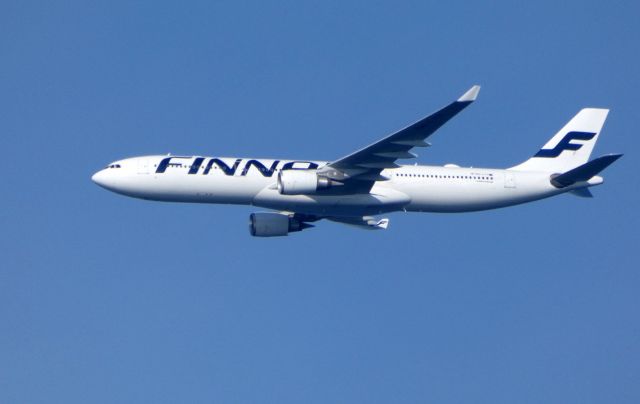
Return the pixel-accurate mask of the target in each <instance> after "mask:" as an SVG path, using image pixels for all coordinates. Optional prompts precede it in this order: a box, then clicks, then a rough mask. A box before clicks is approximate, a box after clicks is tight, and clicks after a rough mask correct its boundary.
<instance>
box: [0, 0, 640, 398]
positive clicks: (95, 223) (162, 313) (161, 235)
mask: <svg viewBox="0 0 640 404" xmlns="http://www.w3.org/2000/svg"><path fill="white" fill-rule="evenodd" d="M266 3H269V4H266ZM639 18H640V6H639V5H638V2H636V1H627V2H625V1H621V2H602V1H575V2H559V1H552V2H510V1H506V2H500V1H492V2H470V1H465V2H455V1H439V2H426V1H416V2H396V1H393V2H391V1H390V2H378V1H370V2H365V1H358V2H349V1H340V2H303V1H288V2H238V1H230V2H213V1H196V2H191V1H189V2H185V1H182V2H164V1H150V0H140V1H112V0H110V1H105V2H87V1H61V2H45V1H41V2H31V1H23V0H20V1H16V0H5V1H3V2H2V3H0V55H1V59H0V60H1V62H0V146H1V148H2V153H3V156H2V158H1V159H0V172H1V173H2V180H1V182H0V184H1V185H2V188H1V190H0V192H1V195H2V198H1V202H0V203H1V205H0V206H1V209H0V226H1V228H2V232H0V258H1V259H0V327H1V328H0V402H1V403H116V402H117V403H127V402H130V403H141V402H153V403H176V402H189V403H425V402H437V403H469V402H474V403H491V404H498V403H505V404H506V403H508V404H513V403H582V404H588V403H617V404H623V403H638V402H640V382H639V381H640V315H639V309H640V298H639V292H638V291H639V290H640V274H639V272H640V265H638V248H639V247H640V245H639V243H638V229H639V227H638V226H639V225H640V223H639V214H638V207H637V204H638V201H639V200H640V188H639V183H638V176H637V168H638V163H639V162H638V158H637V150H638V149H639V148H640V141H639V140H638V139H639V136H640V131H639V130H638V114H639V112H638V111H639V110H640V105H639V102H638V94H639V93H640V85H639V83H640V80H639V78H638V74H639V71H640V69H639V63H638V61H639V59H638V42H639V40H640V27H639V25H638V19H639ZM473 84H480V85H482V86H483V88H482V91H481V93H480V97H479V99H478V101H477V102H476V103H475V104H474V105H472V106H471V107H469V108H468V109H467V110H465V111H464V112H463V113H462V114H460V115H459V116H458V117H456V118H455V119H454V120H453V121H452V122H450V123H449V124H448V125H447V126H445V127H444V128H443V129H442V130H441V131H439V132H438V133H437V134H436V135H435V136H433V137H432V138H431V141H432V143H433V147H431V148H429V149H426V150H419V152H420V157H419V160H418V161H419V162H420V163H421V164H445V163H457V164H460V165H464V166H486V167H509V166H511V165H514V164H516V163H518V162H520V161H522V160H525V159H526V158H528V157H529V156H530V155H532V154H533V153H535V152H536V151H537V150H538V149H539V148H540V146H541V145H542V144H544V143H545V142H546V140H547V139H548V138H549V137H551V136H552V135H553V134H554V133H555V132H556V131H557V130H558V129H559V128H560V127H562V125H563V124H564V123H565V122H567V121H568V120H569V119H570V118H571V117H572V116H573V115H574V114H575V113H576V112H577V111H578V110H579V109H581V108H582V107H586V106H592V107H607V108H610V109H611V113H610V115H609V119H608V121H607V123H606V125H605V128H604V131H603V134H602V136H601V137H600V141H599V143H598V145H597V146H596V150H595V154H605V153H611V152H622V153H625V156H624V157H623V158H622V159H621V160H620V161H618V162H617V163H616V164H614V165H613V166H612V167H610V168H609V169H608V170H607V171H606V172H605V174H604V176H605V178H606V182H605V184H604V185H602V186H600V187H598V188H595V189H594V190H593V192H594V194H595V198H594V199H591V200H586V199H581V198H576V197H573V196H570V195H563V196H560V197H556V198H552V199H549V200H545V201H540V202H536V203H532V204H528V205H524V206H519V207H512V208H507V209H503V210H497V211H490V212H481V213H471V214H458V215H444V214H404V213H402V214H400V213H397V214H392V215H391V216H390V218H391V225H390V227H389V230H387V231H384V232H383V231H381V232H367V231H360V230H357V229H353V228H350V227H345V226H342V225H339V224H334V223H320V225H319V226H318V227H317V228H315V229H312V230H309V231H304V232H302V233H297V234H293V235H292V236H290V237H287V238H279V239H256V238H252V237H250V236H249V233H248V229H247V221H248V215H249V214H250V213H251V212H252V211H254V209H252V208H251V207H232V206H216V205H210V206H207V205H187V204H163V203H153V202H145V201H140V200H134V199H129V198H125V197H122V196H118V195H115V194H113V193H110V192H107V191H105V190H103V189H101V188H99V187H97V186H96V185H95V184H93V183H92V182H91V181H90V176H91V174H92V173H93V172H95V171H96V170H98V169H100V168H101V167H103V166H105V165H106V164H107V163H109V162H111V161H113V160H117V159H120V158H124V157H130V156H136V155H144V154H158V153H167V152H172V153H176V154H178V153H180V154H188V155H191V154H202V155H214V156H243V157H246V156H251V157H277V158H296V159H319V160H324V159H326V160H332V159H335V158H338V157H340V156H343V155H345V154H347V153H349V152H351V151H353V150H355V149H357V148H359V147H362V146H364V145H366V144H369V143H371V142H372V141H374V140H377V139H378V138H380V137H383V136H384V135H386V134H389V133H390V132H393V131H395V130H396V129H398V128H400V127H402V126H404V125H406V124H407V123H409V122H412V121H414V120H416V119H418V118H420V117H422V116H424V115H426V114H428V113H431V112H433V111H434V110H436V109H437V108H439V107H441V106H443V105H445V104H446V103H448V102H450V101H452V100H453V99H455V98H457V97H458V96H459V95H460V94H462V93H463V92H464V91H465V90H466V89H468V88H469V87H470V86H471V85H473Z"/></svg>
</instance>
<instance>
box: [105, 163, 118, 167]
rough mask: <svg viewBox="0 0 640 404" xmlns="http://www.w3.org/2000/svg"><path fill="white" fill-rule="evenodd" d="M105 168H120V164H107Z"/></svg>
mask: <svg viewBox="0 0 640 404" xmlns="http://www.w3.org/2000/svg"><path fill="white" fill-rule="evenodd" d="M105 168H120V164H109V165H108V166H106V167H105Z"/></svg>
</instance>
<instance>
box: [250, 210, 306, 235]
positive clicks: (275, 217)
mask: <svg viewBox="0 0 640 404" xmlns="http://www.w3.org/2000/svg"><path fill="white" fill-rule="evenodd" d="M308 227H313V225H310V224H308V223H305V222H301V221H300V220H297V219H294V218H293V217H290V216H289V215H287V214H283V213H273V212H260V213H252V214H251V215H250V216H249V232H251V235H252V236H254V237H280V236H286V235H288V234H289V233H291V232H294V231H301V230H303V229H306V228H308Z"/></svg>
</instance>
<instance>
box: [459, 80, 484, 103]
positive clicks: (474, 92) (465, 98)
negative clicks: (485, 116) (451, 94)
mask: <svg viewBox="0 0 640 404" xmlns="http://www.w3.org/2000/svg"><path fill="white" fill-rule="evenodd" d="M479 92H480V86H479V85H477V84H476V85H475V86H473V87H471V88H470V89H469V90H467V92H466V93H464V94H462V97H460V98H458V102H471V101H475V100H476V98H478V93H479Z"/></svg>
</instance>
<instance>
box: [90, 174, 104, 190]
mask: <svg viewBox="0 0 640 404" xmlns="http://www.w3.org/2000/svg"><path fill="white" fill-rule="evenodd" d="M107 177H108V175H107V173H106V170H100V171H98V172H96V173H95V174H93V175H92V176H91V181H93V182H95V183H96V184H98V185H100V186H101V187H103V188H108V178H107Z"/></svg>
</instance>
